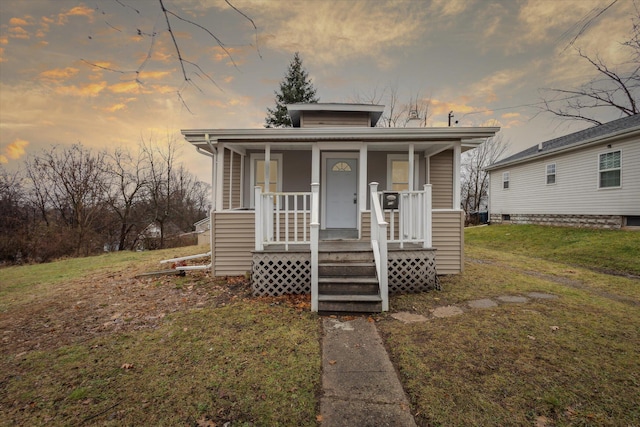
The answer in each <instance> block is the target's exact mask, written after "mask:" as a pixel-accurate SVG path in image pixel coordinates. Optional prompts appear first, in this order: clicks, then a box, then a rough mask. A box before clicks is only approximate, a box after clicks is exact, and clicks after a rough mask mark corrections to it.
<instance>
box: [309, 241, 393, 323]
mask: <svg viewBox="0 0 640 427" xmlns="http://www.w3.org/2000/svg"><path fill="white" fill-rule="evenodd" d="M318 259H319V262H318V311H320V312H343V313H344V312H348V313H379V312H381V311H382V298H381V297H380V287H379V285H378V279H377V278H376V267H375V263H374V261H373V251H371V249H366V248H362V249H355V248H353V247H351V248H346V247H345V248H339V249H337V248H326V249H320V251H319V254H318Z"/></svg>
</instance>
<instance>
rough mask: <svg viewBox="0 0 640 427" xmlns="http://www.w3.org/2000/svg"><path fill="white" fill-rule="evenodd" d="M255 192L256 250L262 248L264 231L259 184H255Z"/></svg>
mask: <svg viewBox="0 0 640 427" xmlns="http://www.w3.org/2000/svg"><path fill="white" fill-rule="evenodd" d="M254 192H255V193H254V194H255V199H254V201H255V217H254V223H255V248H256V251H262V250H264V237H263V236H264V233H263V231H262V227H263V216H264V212H263V211H262V189H261V188H260V186H259V185H256V187H255V189H254Z"/></svg>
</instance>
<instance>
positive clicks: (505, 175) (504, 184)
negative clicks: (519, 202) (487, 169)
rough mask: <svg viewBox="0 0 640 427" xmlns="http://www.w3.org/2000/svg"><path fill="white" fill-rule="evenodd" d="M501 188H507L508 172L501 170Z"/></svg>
mask: <svg viewBox="0 0 640 427" xmlns="http://www.w3.org/2000/svg"><path fill="white" fill-rule="evenodd" d="M502 188H503V189H505V190H508V189H509V172H502Z"/></svg>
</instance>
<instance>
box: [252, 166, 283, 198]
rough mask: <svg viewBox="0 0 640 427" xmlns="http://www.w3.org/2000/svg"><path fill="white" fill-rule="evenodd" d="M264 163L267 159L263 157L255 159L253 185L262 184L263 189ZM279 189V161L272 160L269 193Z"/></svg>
mask: <svg viewBox="0 0 640 427" xmlns="http://www.w3.org/2000/svg"><path fill="white" fill-rule="evenodd" d="M264 165H265V161H264V160H263V159H256V160H255V171H256V172H255V175H254V176H255V180H254V182H253V186H254V187H256V186H260V187H261V188H262V191H263V192H265V190H264ZM276 191H278V161H277V160H271V161H270V162H269V191H267V192H268V193H275V192H276Z"/></svg>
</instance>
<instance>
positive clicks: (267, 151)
mask: <svg viewBox="0 0 640 427" xmlns="http://www.w3.org/2000/svg"><path fill="white" fill-rule="evenodd" d="M270 178H271V145H270V144H265V146H264V192H265V193H269V192H270V191H269V190H270V188H271V185H270V182H269V179H270Z"/></svg>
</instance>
